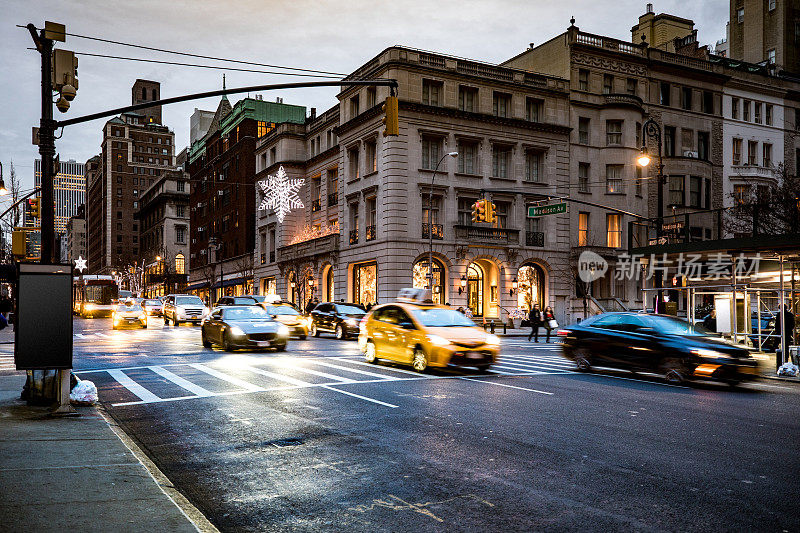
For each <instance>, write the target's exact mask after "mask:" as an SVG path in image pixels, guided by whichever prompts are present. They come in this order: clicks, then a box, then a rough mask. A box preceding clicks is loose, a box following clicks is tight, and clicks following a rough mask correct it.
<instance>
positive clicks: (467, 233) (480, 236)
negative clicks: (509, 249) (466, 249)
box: [455, 224, 519, 244]
mask: <svg viewBox="0 0 800 533" xmlns="http://www.w3.org/2000/svg"><path fill="white" fill-rule="evenodd" d="M455 229H456V238H457V239H467V240H470V241H488V242H501V243H509V244H518V243H519V230H518V229H507V228H484V227H480V226H468V225H461V224H457V225H456V226H455Z"/></svg>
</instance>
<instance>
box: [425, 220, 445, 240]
mask: <svg viewBox="0 0 800 533" xmlns="http://www.w3.org/2000/svg"><path fill="white" fill-rule="evenodd" d="M429 226H432V228H431V229H432V230H433V234H432V235H429V234H428V227H429ZM429 237H430V238H433V239H436V240H438V241H441V240H442V239H444V226H443V225H441V224H428V223H427V222H423V223H422V238H423V239H427V238H429Z"/></svg>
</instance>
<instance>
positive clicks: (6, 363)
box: [0, 353, 17, 371]
mask: <svg viewBox="0 0 800 533" xmlns="http://www.w3.org/2000/svg"><path fill="white" fill-rule="evenodd" d="M16 369H17V365H16V363H14V354H13V353H12V354H0V371H2V370H16Z"/></svg>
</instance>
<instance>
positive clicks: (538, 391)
mask: <svg viewBox="0 0 800 533" xmlns="http://www.w3.org/2000/svg"><path fill="white" fill-rule="evenodd" d="M458 379H465V380H467V381H479V382H481V383H488V384H490V385H498V386H500V387H508V388H509V389H519V390H526V391H530V392H536V393H538V394H545V395H547V396H552V395H553V393H552V392H545V391H542V390H537V389H529V388H527V387H517V386H516V385H508V384H507V383H498V382H496V381H488V380H483V379H477V378H467V377H460V378H458Z"/></svg>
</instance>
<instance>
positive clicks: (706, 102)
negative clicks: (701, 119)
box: [703, 91, 714, 115]
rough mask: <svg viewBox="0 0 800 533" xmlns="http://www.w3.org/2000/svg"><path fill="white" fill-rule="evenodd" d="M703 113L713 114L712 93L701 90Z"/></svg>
mask: <svg viewBox="0 0 800 533" xmlns="http://www.w3.org/2000/svg"><path fill="white" fill-rule="evenodd" d="M703 113H708V114H709V115H713V114H714V93H712V92H711V91H703Z"/></svg>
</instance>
